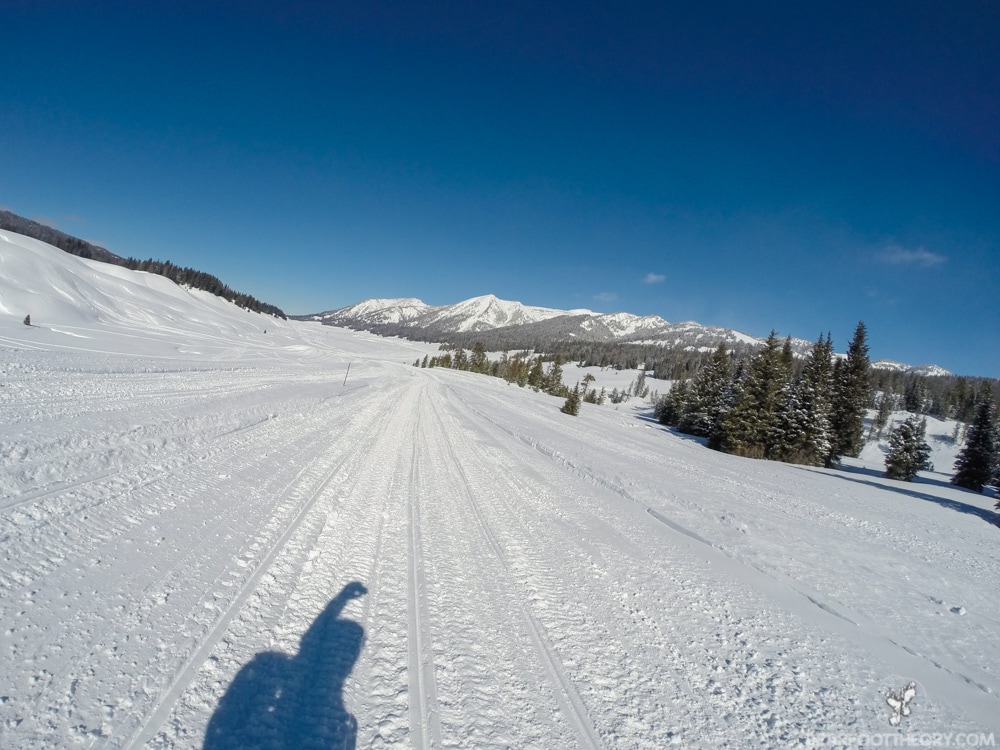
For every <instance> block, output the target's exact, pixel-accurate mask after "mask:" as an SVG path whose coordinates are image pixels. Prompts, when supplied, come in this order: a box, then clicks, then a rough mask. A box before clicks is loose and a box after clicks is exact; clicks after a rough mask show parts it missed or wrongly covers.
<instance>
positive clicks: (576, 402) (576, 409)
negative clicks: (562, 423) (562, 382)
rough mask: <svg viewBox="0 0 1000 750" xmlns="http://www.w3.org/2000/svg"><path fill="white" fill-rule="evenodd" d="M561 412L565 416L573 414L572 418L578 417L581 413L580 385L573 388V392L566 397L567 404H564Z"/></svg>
mask: <svg viewBox="0 0 1000 750" xmlns="http://www.w3.org/2000/svg"><path fill="white" fill-rule="evenodd" d="M560 411H561V412H562V413H563V414H571V415H572V416H574V417H575V416H577V415H578V414H579V413H580V384H579V383H577V384H576V385H575V386H573V390H571V391H570V392H569V395H568V396H567V397H566V403H564V404H563V407H562V409H560Z"/></svg>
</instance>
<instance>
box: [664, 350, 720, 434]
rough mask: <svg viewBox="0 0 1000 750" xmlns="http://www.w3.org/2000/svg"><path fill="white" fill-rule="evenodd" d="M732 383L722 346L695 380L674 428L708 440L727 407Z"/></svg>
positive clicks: (717, 426) (716, 428)
mask: <svg viewBox="0 0 1000 750" xmlns="http://www.w3.org/2000/svg"><path fill="white" fill-rule="evenodd" d="M732 380H733V363H732V360H731V359H730V357H729V352H728V351H727V350H726V345H725V344H724V343H721V342H720V343H719V345H718V347H716V349H715V352H714V353H713V354H712V358H711V359H710V360H709V361H708V364H707V365H705V366H704V367H703V368H702V369H701V370H699V371H698V374H697V375H696V376H695V378H694V382H693V383H692V385H691V391H690V393H689V394H688V396H687V402H686V405H685V409H684V413H683V415H682V416H680V418H679V419H678V420H677V426H678V428H679V429H680V430H681V431H682V432H686V433H688V434H689V435H698V436H701V437H708V436H710V435H712V434H713V433H714V432H715V431H716V430H718V428H719V420H720V419H721V416H722V412H723V409H724V408H725V407H726V406H728V404H727V397H728V396H729V394H730V390H731V387H732Z"/></svg>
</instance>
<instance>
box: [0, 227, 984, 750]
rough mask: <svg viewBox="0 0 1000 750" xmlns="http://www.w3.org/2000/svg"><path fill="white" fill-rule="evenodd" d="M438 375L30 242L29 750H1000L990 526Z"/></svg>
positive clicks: (5, 365) (974, 512)
mask: <svg viewBox="0 0 1000 750" xmlns="http://www.w3.org/2000/svg"><path fill="white" fill-rule="evenodd" d="M29 313H30V314H31V318H32V322H33V323H34V325H32V326H30V327H29V326H25V325H23V323H22V320H23V318H24V316H25V315H26V314H29ZM265 329H266V330H267V333H264V330H265ZM435 351H436V347H433V346H429V345H425V344H414V343H411V342H406V341H400V340H393V339H381V338H378V337H374V336H371V335H368V334H359V333H354V332H351V331H347V330H343V329H336V328H330V327H324V326H320V325H318V324H315V323H296V322H284V321H278V320H275V319H273V318H268V317H265V316H260V315H256V314H251V313H246V312H243V311H240V310H237V309H236V308H234V307H233V306H232V305H229V304H228V303H224V302H221V301H219V300H217V299H216V298H212V297H209V296H207V295H202V294H200V293H195V292H190V291H186V290H183V289H180V288H178V287H176V286H175V285H173V284H171V283H170V282H167V281H165V280H162V279H159V278H157V277H153V276H150V275H148V274H138V273H132V272H128V271H123V270H121V269H116V268H112V267H109V266H103V265H101V264H97V263H92V262H89V261H83V260H80V259H77V258H72V257H71V256H68V255H65V254H63V253H60V252H58V251H56V250H53V249H51V248H48V247H47V246H44V245H41V244H40V243H33V242H32V241H31V240H27V239H24V238H21V237H19V236H18V235H14V234H11V233H2V234H0V539H2V543H0V626H2V629H0V656H2V658H0V747H3V748H33V747H39V748H42V747H46V748H47V747H88V748H104V747H114V748H119V747H151V748H164V747H183V748H186V747H201V746H202V745H203V744H204V745H205V746H206V747H210V748H221V747H262V748H279V747H301V748H307V747H325V748H330V747H341V746H350V744H349V743H350V742H352V741H353V742H356V745H357V747H359V748H369V747H403V748H405V747H412V748H422V749H429V748H436V747H470V748H529V747H530V748H574V747H586V748H590V747H607V748H662V747H664V746H668V745H677V746H680V747H688V748H699V747H705V748H710V747H711V748H718V747H732V748H749V747H756V748H774V747H800V746H824V745H825V746H845V745H846V746H857V745H858V744H860V743H861V742H865V741H868V742H869V743H871V742H873V741H878V742H882V743H883V744H885V743H886V742H888V741H891V740H892V738H893V737H894V738H896V740H897V741H898V740H899V738H903V739H904V740H905V739H906V738H910V739H911V740H914V741H918V740H920V739H921V736H922V733H942V737H943V736H944V734H947V733H950V734H951V739H950V740H949V741H950V742H951V743H952V744H953V746H958V745H957V744H955V743H957V742H959V741H962V742H964V743H965V744H966V745H968V744H974V743H979V744H982V741H983V740H988V739H989V736H990V733H994V739H995V735H996V734H1000V642H998V639H997V637H996V634H997V632H998V626H1000V597H998V596H997V594H996V591H997V588H996V587H997V582H998V581H1000V529H998V528H997V527H996V526H994V525H992V524H991V521H992V520H994V519H995V516H994V513H993V511H992V510H991V507H992V504H993V502H994V499H993V498H991V497H986V496H981V495H975V494H972V493H969V492H964V491H962V490H959V489H956V488H954V487H952V486H950V485H949V484H948V482H947V474H943V473H942V474H935V473H924V474H922V475H921V476H920V477H919V478H918V481H916V482H914V483H912V484H907V483H900V482H893V481H890V480H887V479H884V478H882V477H881V458H880V454H879V452H878V449H877V447H872V448H871V449H870V452H868V453H865V454H863V455H862V457H861V459H859V460H857V461H853V462H850V464H849V466H848V467H847V468H846V469H845V470H826V469H815V468H806V467H797V466H790V465H783V464H777V463H770V462H759V461H751V460H746V459H740V458H736V457H733V456H726V455H722V454H718V453H714V452H711V451H708V450H706V449H705V448H704V447H703V446H702V445H700V444H699V443H698V442H697V441H695V440H691V439H687V438H684V437H681V436H677V435H674V434H672V433H670V432H669V431H666V430H664V429H663V428H662V427H660V426H659V425H658V424H656V423H655V422H653V421H651V420H650V419H649V417H648V414H647V412H648V409H646V408H644V407H643V405H642V404H640V403H639V402H637V401H635V400H633V401H630V402H628V403H626V404H623V405H621V406H619V407H617V408H616V407H613V406H610V405H608V406H604V407H596V406H593V405H589V404H584V408H583V410H582V412H581V415H580V416H579V417H576V418H573V417H568V416H566V415H563V414H561V413H560V412H559V407H560V406H561V401H560V400H558V399H554V398H552V397H549V396H546V395H544V394H536V393H533V392H531V391H530V390H527V389H520V388H518V387H517V386H516V385H508V384H506V383H504V382H503V381H501V380H497V379H493V378H487V377H484V376H479V375H474V374H470V373H461V372H454V371H448V370H442V369H438V368H434V369H420V368H415V367H413V366H412V362H413V361H414V360H415V359H417V358H419V357H422V356H423V355H424V354H425V353H431V354H433V352H435ZM348 366H350V369H349V372H348ZM568 369H569V368H568ZM578 374H579V373H575V372H573V373H572V374H569V375H567V379H574V380H575V379H576V378H577V375H578ZM599 374H600V373H598V375H599ZM619 375H621V376H624V375H626V374H624V373H621V374H619ZM629 375H630V376H629V377H627V378H626V382H625V385H627V382H628V381H629V380H631V379H633V378H634V373H631V374H629ZM599 383H600V379H599ZM648 383H649V385H650V386H651V387H655V385H656V381H648ZM609 386H610V383H609ZM940 450H941V451H944V452H942V453H940V457H939V456H935V463H936V465H937V468H938V470H939V471H947V470H949V469H950V463H949V462H948V461H947V460H945V459H946V458H947V456H948V455H953V451H954V447H953V446H952V447H951V448H949V449H948V450H951V451H952V453H947V451H946V448H945V447H944V446H941V447H940ZM942 461H943V463H939V462H942ZM911 681H912V682H914V683H915V685H916V695H915V697H914V698H913V700H912V701H911V702H910V703H909V704H908V708H909V709H910V714H909V715H908V716H904V717H902V718H901V721H900V723H899V725H898V727H894V726H893V725H892V724H890V718H891V717H892V715H893V711H892V709H891V708H890V706H889V705H888V703H887V702H886V693H887V691H893V692H897V693H898V692H900V691H902V689H903V688H904V686H905V685H907V683H909V682H911ZM959 735H961V736H962V739H961V740H959V739H958V736H959ZM890 736H891V737H890ZM928 736H929V735H928ZM345 741H346V742H347V743H348V744H347V745H344V744H343V743H344V742H345Z"/></svg>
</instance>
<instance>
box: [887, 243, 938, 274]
mask: <svg viewBox="0 0 1000 750" xmlns="http://www.w3.org/2000/svg"><path fill="white" fill-rule="evenodd" d="M875 257H876V259H878V260H879V261H881V262H882V263H889V264H891V265H894V266H916V267H917V268H933V267H934V266H940V265H941V264H942V263H944V262H945V261H946V260H948V259H947V258H946V257H945V256H943V255H938V254H937V253H932V252H931V251H930V250H927V249H925V248H923V247H918V248H917V249H916V250H907V249H906V248H905V247H900V246H899V245H889V246H888V247H886V248H884V249H882V250H881V251H879V252H878V253H877V254H876V255H875Z"/></svg>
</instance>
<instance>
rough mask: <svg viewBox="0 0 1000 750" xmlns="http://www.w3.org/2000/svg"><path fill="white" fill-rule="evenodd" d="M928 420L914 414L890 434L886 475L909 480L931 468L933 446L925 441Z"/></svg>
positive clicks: (891, 477)
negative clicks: (919, 472)
mask: <svg viewBox="0 0 1000 750" xmlns="http://www.w3.org/2000/svg"><path fill="white" fill-rule="evenodd" d="M926 430H927V420H926V419H919V418H917V417H916V416H912V417H910V418H909V419H907V420H906V421H904V422H902V423H900V425H899V427H897V428H896V429H895V430H893V431H892V432H891V433H890V434H889V452H888V453H887V454H886V457H885V475H886V476H887V477H889V479H901V480H903V481H904V482H909V481H911V480H912V479H913V477H915V476H916V475H917V472H918V471H922V470H924V469H930V468H931V464H930V456H931V448H930V446H929V445H927V443H926V442H924V434H925V432H926Z"/></svg>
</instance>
